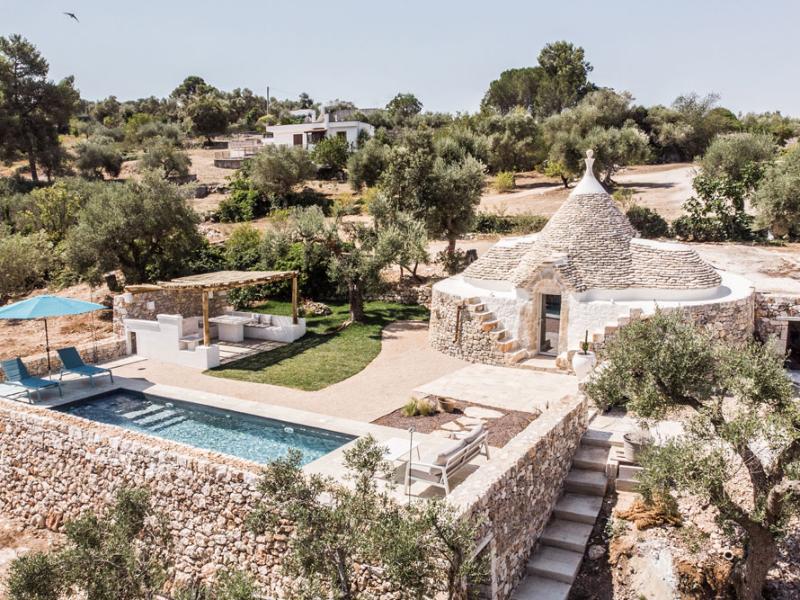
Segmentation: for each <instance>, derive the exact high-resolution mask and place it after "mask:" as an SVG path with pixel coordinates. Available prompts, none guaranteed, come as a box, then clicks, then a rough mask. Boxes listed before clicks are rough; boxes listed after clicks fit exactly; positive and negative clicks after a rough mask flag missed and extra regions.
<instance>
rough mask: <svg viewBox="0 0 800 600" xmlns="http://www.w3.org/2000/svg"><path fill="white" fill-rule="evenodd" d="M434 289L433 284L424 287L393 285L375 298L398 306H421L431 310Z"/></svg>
mask: <svg viewBox="0 0 800 600" xmlns="http://www.w3.org/2000/svg"><path fill="white" fill-rule="evenodd" d="M432 287H433V284H431V283H425V284H422V285H393V286H391V287H390V288H389V289H387V290H384V291H383V292H381V293H380V294H378V295H377V296H375V300H379V301H381V302H396V303H397V304H419V305H421V306H424V307H425V308H427V309H430V307H431V290H432Z"/></svg>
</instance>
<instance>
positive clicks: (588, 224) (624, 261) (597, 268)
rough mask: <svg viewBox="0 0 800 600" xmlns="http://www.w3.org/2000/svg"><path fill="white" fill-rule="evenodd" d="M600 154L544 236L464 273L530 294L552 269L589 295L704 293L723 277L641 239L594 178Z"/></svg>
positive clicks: (492, 253) (505, 248)
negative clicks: (663, 291)
mask: <svg viewBox="0 0 800 600" xmlns="http://www.w3.org/2000/svg"><path fill="white" fill-rule="evenodd" d="M593 164H594V155H593V153H592V151H591V150H589V151H588V152H587V153H586V171H585V173H584V175H583V178H582V179H581V181H580V182H579V183H578V185H577V186H576V187H575V189H574V190H572V193H571V194H570V195H569V198H567V200H566V201H565V202H564V204H562V205H561V207H560V208H559V209H558V210H557V211H556V213H555V214H554V215H553V216H552V217H551V218H550V220H549V221H548V223H547V225H545V227H544V228H543V229H542V231H541V232H539V234H537V235H535V236H527V237H524V238H518V239H517V240H509V241H507V242H502V243H500V244H497V245H495V246H494V247H492V248H491V249H490V250H489V251H488V252H487V253H486V254H485V255H484V256H483V257H481V258H480V259H479V260H477V261H475V262H474V263H472V264H471V265H470V266H469V268H467V270H466V271H465V272H464V275H465V276H466V277H472V278H475V279H494V280H507V281H511V282H512V283H514V284H515V286H516V287H523V288H524V287H528V286H530V285H531V284H532V282H533V281H535V280H536V278H537V275H538V273H539V272H540V271H541V270H542V269H543V268H545V267H546V266H552V267H553V268H554V269H556V270H557V271H558V273H559V275H560V278H561V280H562V282H563V283H564V284H565V285H566V286H567V287H569V288H571V289H573V290H574V291H577V292H583V291H587V290H590V289H610V290H614V289H627V288H649V289H705V288H716V287H717V286H719V285H720V282H721V278H720V275H719V273H717V271H716V270H715V269H714V268H713V267H711V265H709V264H707V263H706V262H704V261H703V260H702V259H701V258H700V257H699V256H698V254H697V253H696V252H695V251H694V250H693V249H691V248H689V247H688V246H684V245H681V244H672V243H669V244H668V243H663V242H653V241H651V240H641V239H637V235H638V234H637V232H636V230H635V229H634V228H633V226H632V225H631V224H630V221H628V218H627V217H626V216H625V215H624V214H622V212H621V211H620V210H619V208H617V205H616V204H615V203H614V200H613V199H612V198H611V196H609V194H608V192H607V191H606V190H605V188H603V186H602V185H601V184H600V182H599V181H597V179H596V178H595V176H594V172H593Z"/></svg>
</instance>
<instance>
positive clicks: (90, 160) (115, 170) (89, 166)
mask: <svg viewBox="0 0 800 600" xmlns="http://www.w3.org/2000/svg"><path fill="white" fill-rule="evenodd" d="M75 152H76V154H77V159H76V161H75V166H76V167H78V171H80V174H81V175H82V176H83V177H86V178H87V179H103V173H104V172H105V173H108V174H109V175H110V176H111V177H117V176H118V175H119V172H120V170H121V169H122V152H121V151H120V149H119V146H118V145H117V144H116V143H115V142H114V140H112V139H111V138H107V137H100V136H92V137H90V138H89V139H88V140H86V141H84V142H79V143H78V144H77V145H76V146H75Z"/></svg>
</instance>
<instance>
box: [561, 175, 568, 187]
mask: <svg viewBox="0 0 800 600" xmlns="http://www.w3.org/2000/svg"><path fill="white" fill-rule="evenodd" d="M561 183H563V184H564V189H565V190H568V189H569V177H564V176H563V175H562V176H561Z"/></svg>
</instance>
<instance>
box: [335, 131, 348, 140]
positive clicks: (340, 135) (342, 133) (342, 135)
mask: <svg viewBox="0 0 800 600" xmlns="http://www.w3.org/2000/svg"><path fill="white" fill-rule="evenodd" d="M336 137H338V138H342V139H345V140H346V139H347V132H346V131H337V132H336Z"/></svg>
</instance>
